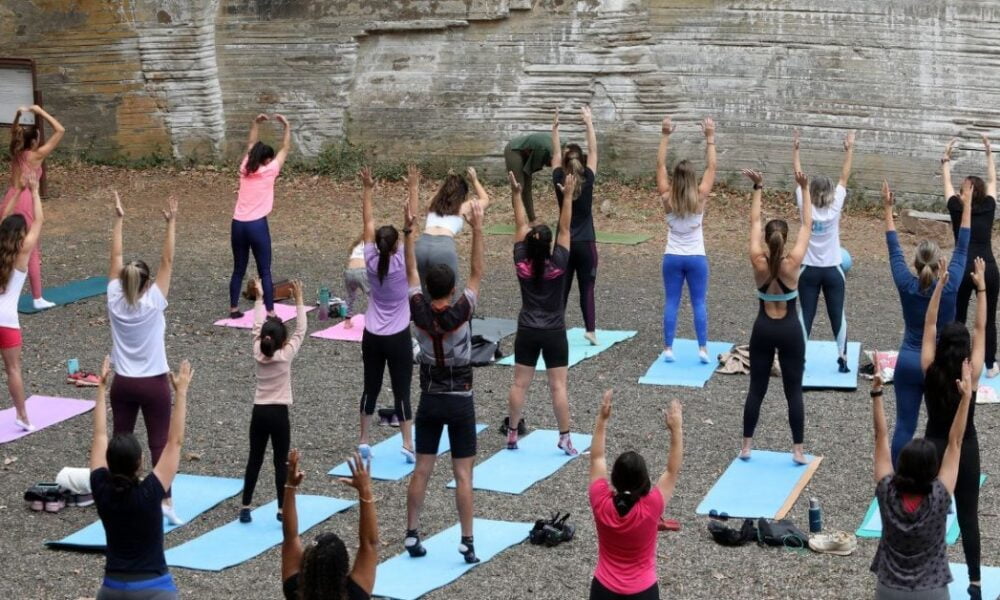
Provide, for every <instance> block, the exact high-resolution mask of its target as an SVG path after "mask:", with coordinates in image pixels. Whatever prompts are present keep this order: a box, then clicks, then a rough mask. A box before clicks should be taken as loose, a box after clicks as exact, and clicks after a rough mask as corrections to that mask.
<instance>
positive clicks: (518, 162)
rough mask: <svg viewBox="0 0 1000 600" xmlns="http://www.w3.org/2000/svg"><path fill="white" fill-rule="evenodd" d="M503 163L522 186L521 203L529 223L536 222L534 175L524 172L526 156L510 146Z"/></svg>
mask: <svg viewBox="0 0 1000 600" xmlns="http://www.w3.org/2000/svg"><path fill="white" fill-rule="evenodd" d="M503 161H504V165H505V166H506V167H507V170H508V171H510V172H512V173H514V179H517V184H518V185H520V186H521V203H522V204H524V212H525V214H526V215H527V216H528V221H529V222H530V221H534V220H535V203H534V201H533V200H532V198H531V180H532V179H533V176H532V175H529V174H525V172H524V156H523V155H522V154H521V151H520V150H513V149H511V147H510V144H507V147H506V148H504V149H503Z"/></svg>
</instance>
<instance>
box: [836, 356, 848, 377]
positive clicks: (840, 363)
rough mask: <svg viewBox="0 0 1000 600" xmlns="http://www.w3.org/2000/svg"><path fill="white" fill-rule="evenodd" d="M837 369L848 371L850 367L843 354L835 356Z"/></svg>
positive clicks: (843, 371) (842, 371)
mask: <svg viewBox="0 0 1000 600" xmlns="http://www.w3.org/2000/svg"><path fill="white" fill-rule="evenodd" d="M837 370H838V371H840V372H841V373H850V372H851V368H850V367H848V366H847V359H846V358H844V357H843V356H838V357H837Z"/></svg>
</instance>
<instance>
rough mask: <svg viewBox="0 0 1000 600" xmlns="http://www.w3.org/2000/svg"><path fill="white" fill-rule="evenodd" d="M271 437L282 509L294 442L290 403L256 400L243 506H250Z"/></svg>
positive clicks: (275, 477) (275, 480) (275, 474)
mask: <svg viewBox="0 0 1000 600" xmlns="http://www.w3.org/2000/svg"><path fill="white" fill-rule="evenodd" d="M268 438H270V440H271V451H272V454H273V456H272V459H273V461H274V487H275V489H276V490H277V493H278V510H281V504H282V502H283V501H284V499H285V498H284V496H285V477H286V475H287V470H286V467H285V463H286V461H287V460H288V448H289V446H290V444H291V426H290V425H289V423H288V405H287V404H254V405H253V413H252V415H251V417H250V456H249V457H248V458H247V470H246V474H244V475H243V506H250V502H251V501H253V491H254V488H256V487H257V476H258V475H260V467H261V465H263V464H264V452H266V451H267V440H268Z"/></svg>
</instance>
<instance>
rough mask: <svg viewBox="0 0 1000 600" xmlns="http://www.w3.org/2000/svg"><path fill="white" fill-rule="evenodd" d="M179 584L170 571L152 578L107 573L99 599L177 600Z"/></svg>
mask: <svg viewBox="0 0 1000 600" xmlns="http://www.w3.org/2000/svg"><path fill="white" fill-rule="evenodd" d="M179 597H180V596H179V595H178V593H177V586H176V585H174V579H173V577H171V575H170V573H167V574H166V575H161V576H159V577H154V578H152V579H134V578H132V577H128V578H126V579H124V580H122V579H116V578H113V577H111V576H108V575H105V577H104V582H103V584H102V585H101V589H100V590H98V591H97V600H177V598H179Z"/></svg>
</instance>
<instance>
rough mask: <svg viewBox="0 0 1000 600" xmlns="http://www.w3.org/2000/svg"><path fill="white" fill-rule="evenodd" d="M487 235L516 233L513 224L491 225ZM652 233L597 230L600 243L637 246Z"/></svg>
mask: <svg viewBox="0 0 1000 600" xmlns="http://www.w3.org/2000/svg"><path fill="white" fill-rule="evenodd" d="M484 231H485V232H486V235H514V226H513V225H490V226H489V227H487V228H486V229H485V230H484ZM651 237H653V236H651V235H644V234H641V233H610V232H607V231H598V232H597V243H598V244H624V245H626V246H636V245H639V244H641V243H643V242H645V241H647V240H648V239H650V238H651Z"/></svg>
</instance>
